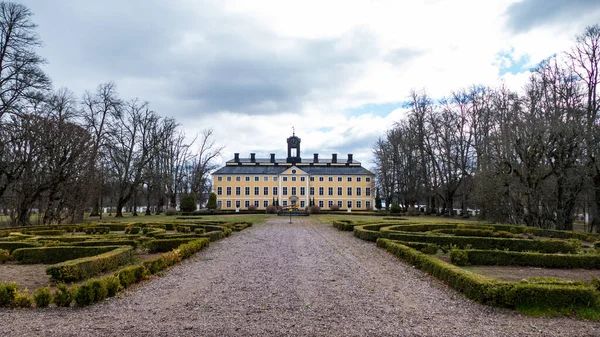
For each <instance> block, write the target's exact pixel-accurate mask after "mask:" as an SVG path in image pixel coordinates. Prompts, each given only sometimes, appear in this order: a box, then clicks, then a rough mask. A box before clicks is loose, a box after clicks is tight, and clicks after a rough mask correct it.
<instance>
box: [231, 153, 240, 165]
mask: <svg viewBox="0 0 600 337" xmlns="http://www.w3.org/2000/svg"><path fill="white" fill-rule="evenodd" d="M233 161H234V162H236V163H239V162H240V154H239V153H234V154H233Z"/></svg>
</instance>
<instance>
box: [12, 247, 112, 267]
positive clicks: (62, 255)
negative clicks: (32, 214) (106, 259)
mask: <svg viewBox="0 0 600 337" xmlns="http://www.w3.org/2000/svg"><path fill="white" fill-rule="evenodd" d="M117 248H119V246H99V247H73V246H56V247H36V248H19V249H15V250H14V251H13V252H12V256H13V257H14V258H15V260H17V261H18V262H19V263H23V264H36V263H42V264H54V263H59V262H64V261H68V260H74V259H79V258H82V257H88V256H94V255H99V254H103V253H106V252H109V251H111V250H115V249H117Z"/></svg>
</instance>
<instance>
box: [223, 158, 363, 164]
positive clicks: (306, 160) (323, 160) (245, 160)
mask: <svg viewBox="0 0 600 337" xmlns="http://www.w3.org/2000/svg"><path fill="white" fill-rule="evenodd" d="M346 160H347V159H346V158H338V159H337V162H338V163H345V162H346ZM312 161H313V158H304V159H302V163H312ZM227 162H228V163H235V159H231V160H228V161H227ZM239 162H240V163H252V161H251V159H250V158H240V159H239ZM254 162H255V163H270V162H271V158H256V159H255V160H254ZM275 162H276V163H282V164H283V163H286V162H287V159H286V158H276V159H275ZM323 163H325V164H327V163H331V158H319V164H323ZM352 164H360V162H359V161H357V160H354V159H353V160H352Z"/></svg>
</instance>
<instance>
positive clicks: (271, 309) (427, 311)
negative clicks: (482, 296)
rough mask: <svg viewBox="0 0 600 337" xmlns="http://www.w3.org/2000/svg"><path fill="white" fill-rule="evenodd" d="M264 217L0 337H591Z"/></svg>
mask: <svg viewBox="0 0 600 337" xmlns="http://www.w3.org/2000/svg"><path fill="white" fill-rule="evenodd" d="M288 221H289V219H287V218H284V217H279V218H272V219H270V220H269V221H268V222H267V223H265V224H261V225H255V226H254V227H251V228H249V229H246V230H244V231H243V232H241V233H236V234H234V235H233V236H232V237H230V238H227V239H224V240H221V241H220V242H217V243H215V244H212V245H211V247H210V248H209V249H207V250H205V251H203V252H201V253H199V254H198V255H197V256H195V257H193V258H191V259H189V260H187V261H185V262H184V263H183V264H182V265H180V266H177V267H175V268H173V269H172V270H171V271H169V272H168V273H167V274H166V275H165V276H163V277H160V278H157V279H155V280H152V281H151V282H148V283H146V284H144V285H141V286H139V287H137V288H135V289H134V290H132V291H130V292H128V293H126V294H124V295H123V296H121V297H122V298H113V299H109V300H107V301H104V302H103V303H100V304H97V305H94V306H91V307H87V308H69V309H56V308H54V309H34V310H16V309H0V336H39V335H42V336H121V335H128V336H149V335H152V336H154V335H161V336H166V335H169V336H171V335H178V336H283V335H286V336H288V335H292V336H296V335H297V336H311V335H326V336H367V335H368V336H415V335H417V336H598V335H600V324H599V323H594V322H588V321H581V320H575V319H568V318H555V319H539V318H529V317H524V316H521V315H519V314H517V313H514V312H512V311H509V310H503V309H497V308H491V307H487V306H483V305H479V304H476V303H473V302H471V301H469V300H466V299H465V298H464V297H462V296H461V295H460V294H458V293H456V292H454V291H452V290H449V289H447V288H446V287H445V286H444V285H443V284H441V283H439V282H437V281H435V280H431V279H430V278H429V277H428V276H427V275H425V274H423V273H421V272H420V271H418V270H415V269H414V268H412V267H411V266H408V265H406V264H404V263H402V262H400V261H399V260H398V259H396V258H395V257H394V256H392V255H390V254H388V253H387V252H386V251H384V250H382V249H378V248H376V247H375V245H374V244H373V243H369V242H365V241H361V240H358V239H356V238H354V237H353V236H352V234H351V233H348V232H339V231H337V230H336V229H334V228H333V227H332V226H330V225H324V224H318V223H317V221H316V220H315V219H314V217H313V218H294V224H291V225H290V224H288Z"/></svg>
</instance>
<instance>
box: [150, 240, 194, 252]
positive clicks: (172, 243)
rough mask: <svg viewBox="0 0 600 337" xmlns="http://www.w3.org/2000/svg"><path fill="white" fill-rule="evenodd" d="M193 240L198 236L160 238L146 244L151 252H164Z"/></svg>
mask: <svg viewBox="0 0 600 337" xmlns="http://www.w3.org/2000/svg"><path fill="white" fill-rule="evenodd" d="M193 240H196V238H179V239H158V240H152V241H148V242H146V244H145V246H146V247H147V248H148V251H149V252H150V253H164V252H168V251H170V250H173V249H175V248H177V247H179V246H180V245H182V244H184V243H188V242H190V241H193Z"/></svg>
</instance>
